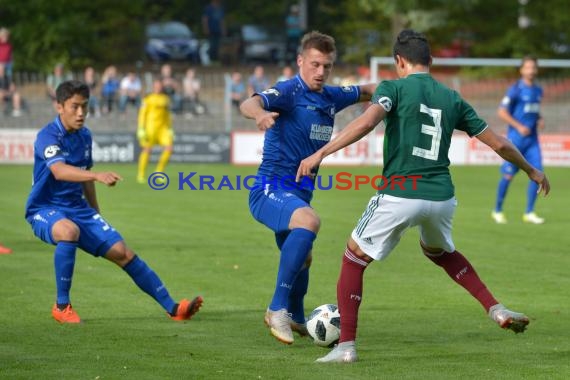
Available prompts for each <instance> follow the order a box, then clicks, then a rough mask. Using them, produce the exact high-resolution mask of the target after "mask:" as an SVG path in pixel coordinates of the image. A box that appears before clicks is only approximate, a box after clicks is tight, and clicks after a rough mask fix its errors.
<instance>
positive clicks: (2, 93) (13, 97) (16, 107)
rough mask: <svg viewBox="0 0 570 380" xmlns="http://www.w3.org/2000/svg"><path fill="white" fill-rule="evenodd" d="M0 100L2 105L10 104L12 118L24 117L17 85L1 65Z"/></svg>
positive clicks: (0, 64)
mask: <svg viewBox="0 0 570 380" xmlns="http://www.w3.org/2000/svg"><path fill="white" fill-rule="evenodd" d="M0 99H2V103H4V104H8V105H9V106H10V107H11V108H12V116H14V117H19V116H22V98H21V97H20V94H19V93H18V92H17V91H16V85H14V82H12V81H11V80H10V77H9V76H8V75H6V70H5V67H4V65H3V64H2V63H0Z"/></svg>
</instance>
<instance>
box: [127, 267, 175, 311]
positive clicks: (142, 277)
mask: <svg viewBox="0 0 570 380" xmlns="http://www.w3.org/2000/svg"><path fill="white" fill-rule="evenodd" d="M123 270H124V271H125V272H127V274H128V275H129V276H131V278H132V279H133V281H134V282H135V284H137V286H138V287H139V288H140V289H141V290H142V291H143V292H145V293H146V294H148V295H149V296H151V297H152V298H154V299H155V300H156V302H158V303H159V304H160V306H162V307H163V308H164V310H166V311H167V312H168V313H172V312H173V311H174V307H175V306H176V302H174V300H173V299H172V297H170V294H168V290H166V286H164V284H163V283H162V281H161V280H160V278H159V277H158V276H157V274H156V273H154V271H153V270H152V269H150V267H149V266H148V265H147V264H146V263H145V262H144V261H143V260H142V259H140V258H139V257H138V256H135V258H134V259H132V260H131V261H130V262H129V263H128V264H127V265H125V266H124V267H123Z"/></svg>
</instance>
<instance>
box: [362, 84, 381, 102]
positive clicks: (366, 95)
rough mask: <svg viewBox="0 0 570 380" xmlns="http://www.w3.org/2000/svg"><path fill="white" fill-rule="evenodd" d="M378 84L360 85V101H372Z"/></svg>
mask: <svg viewBox="0 0 570 380" xmlns="http://www.w3.org/2000/svg"><path fill="white" fill-rule="evenodd" d="M377 86H378V84H376V83H367V84H363V85H360V86H359V87H360V98H359V99H358V100H359V101H361V102H366V101H369V100H370V99H372V95H374V91H375V90H376V87H377Z"/></svg>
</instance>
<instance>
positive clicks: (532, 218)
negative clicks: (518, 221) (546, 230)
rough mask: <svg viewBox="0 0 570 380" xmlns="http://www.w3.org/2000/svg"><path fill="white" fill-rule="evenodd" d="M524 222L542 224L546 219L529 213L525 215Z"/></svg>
mask: <svg viewBox="0 0 570 380" xmlns="http://www.w3.org/2000/svg"><path fill="white" fill-rule="evenodd" d="M522 219H523V222H525V223H532V224H542V223H544V218H541V217H539V216H538V215H536V214H535V213H534V212H529V213H528V214H524V215H523V218H522Z"/></svg>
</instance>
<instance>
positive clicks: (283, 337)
mask: <svg viewBox="0 0 570 380" xmlns="http://www.w3.org/2000/svg"><path fill="white" fill-rule="evenodd" d="M264 320H265V324H266V325H267V327H269V329H270V330H271V335H273V336H274V337H275V338H277V340H278V341H280V342H281V343H285V344H291V343H293V341H294V340H295V339H294V338H293V331H292V330H291V323H292V319H291V314H290V313H288V312H287V309H279V310H277V311H273V310H269V309H267V311H266V312H265V319H264Z"/></svg>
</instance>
